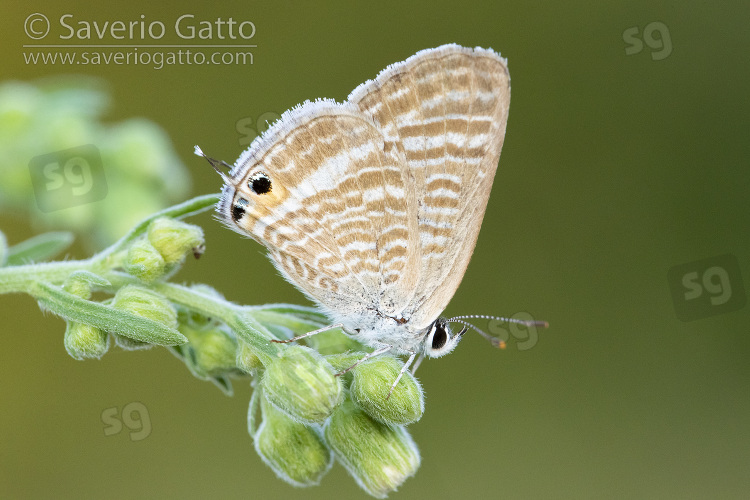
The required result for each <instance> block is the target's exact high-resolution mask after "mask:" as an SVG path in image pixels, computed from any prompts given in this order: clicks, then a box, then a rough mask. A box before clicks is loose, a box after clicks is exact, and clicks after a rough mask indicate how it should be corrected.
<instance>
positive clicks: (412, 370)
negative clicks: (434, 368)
mask: <svg viewBox="0 0 750 500" xmlns="http://www.w3.org/2000/svg"><path fill="white" fill-rule="evenodd" d="M422 361H424V354H420V355H419V357H418V358H417V361H415V362H414V366H412V367H411V374H412V375H414V374H415V373H417V368H419V365H421V364H422Z"/></svg>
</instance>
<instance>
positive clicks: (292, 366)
mask: <svg viewBox="0 0 750 500" xmlns="http://www.w3.org/2000/svg"><path fill="white" fill-rule="evenodd" d="M263 388H264V394H265V395H266V397H267V398H268V400H269V401H270V402H271V403H273V404H274V405H276V407H277V408H279V409H280V410H282V411H284V412H286V413H287V414H288V415H289V416H290V417H292V418H294V419H295V420H298V421H300V422H303V423H322V422H324V421H325V419H326V418H328V416H329V415H330V414H331V412H332V411H333V409H334V408H335V407H336V405H338V404H339V402H340V401H341V395H342V394H341V381H340V380H339V378H338V377H336V375H335V373H334V371H333V367H331V365H330V364H329V363H328V362H327V361H326V360H325V359H323V356H321V355H320V354H318V353H317V352H315V351H314V350H312V349H310V348H308V347H303V346H300V345H292V346H289V347H285V348H283V349H282V350H281V353H280V354H279V357H278V358H277V359H274V360H273V361H272V362H271V363H269V364H268V366H266V371H265V373H264V375H263Z"/></svg>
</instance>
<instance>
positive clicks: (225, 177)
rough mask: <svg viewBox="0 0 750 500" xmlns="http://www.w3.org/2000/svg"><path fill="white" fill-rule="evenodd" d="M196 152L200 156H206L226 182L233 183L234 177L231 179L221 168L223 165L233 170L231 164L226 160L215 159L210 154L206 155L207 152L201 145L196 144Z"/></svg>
mask: <svg viewBox="0 0 750 500" xmlns="http://www.w3.org/2000/svg"><path fill="white" fill-rule="evenodd" d="M195 154H196V155H198V156H202V157H203V158H205V159H206V161H208V163H210V164H211V166H212V167H213V168H214V170H216V173H217V174H219V175H220V176H221V178H222V179H223V180H224V183H225V184H232V179H230V178H229V177H228V176H227V175H226V174H225V173H224V172H222V171H221V170H219V167H220V166H222V167H224V168H227V169H229V170H232V166H231V165H230V164H228V163H227V162H225V161H223V160H221V161H219V160H215V159H213V158H209V157H208V156H206V154H205V153H204V152H203V150H202V149H201V148H200V146H195Z"/></svg>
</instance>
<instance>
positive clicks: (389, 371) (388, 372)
mask: <svg viewBox="0 0 750 500" xmlns="http://www.w3.org/2000/svg"><path fill="white" fill-rule="evenodd" d="M402 367H403V363H401V362H400V361H399V360H397V359H396V358H394V357H392V356H378V357H376V358H374V359H371V360H369V361H365V362H364V363H362V364H360V365H358V366H357V367H356V368H354V369H353V370H352V372H353V373H354V378H353V380H352V384H351V387H350V391H351V397H352V400H353V401H354V402H355V403H356V404H357V406H359V407H360V408H362V409H363V410H364V411H365V412H367V414H368V415H370V416H371V417H372V418H374V419H375V420H377V421H378V422H382V423H384V424H402V425H405V424H410V423H413V422H416V421H417V420H419V419H420V418H422V414H423V413H424V396H423V393H422V387H421V386H420V384H419V382H418V381H417V379H415V378H414V376H413V375H412V374H411V373H410V372H409V371H407V372H405V373H404V375H403V377H401V380H399V382H398V385H396V387H395V388H394V389H393V392H390V391H391V387H393V382H395V380H396V377H398V374H399V372H400V371H401V368H402ZM389 393H390V397H389Z"/></svg>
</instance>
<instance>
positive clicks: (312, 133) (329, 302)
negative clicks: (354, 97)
mask: <svg viewBox="0 0 750 500" xmlns="http://www.w3.org/2000/svg"><path fill="white" fill-rule="evenodd" d="M399 161H400V159H399V158H398V157H397V156H396V155H394V154H393V153H392V152H391V153H388V152H386V151H385V149H384V140H383V136H382V134H381V132H380V131H379V130H378V128H377V127H376V126H375V124H374V123H373V122H372V119H371V118H369V117H368V116H366V115H364V114H363V113H361V112H360V111H359V110H357V109H355V108H353V107H351V106H350V105H347V104H337V103H335V102H333V101H316V102H307V103H304V104H302V105H300V106H298V107H296V108H294V109H292V110H290V111H287V112H286V113H284V115H283V116H282V117H281V119H280V120H279V121H278V122H277V123H276V124H274V125H273V126H272V127H271V128H270V129H269V130H268V131H267V132H266V133H265V134H264V135H263V136H262V137H261V138H260V139H258V140H256V141H255V142H253V144H252V145H251V146H250V148H249V149H248V150H247V151H246V152H245V153H244V154H243V155H242V156H241V157H240V159H239V160H238V161H237V163H236V165H235V167H234V168H233V169H232V171H231V172H230V177H231V179H229V182H228V183H227V185H226V186H225V188H224V192H223V194H222V201H221V202H220V204H219V206H218V208H217V210H218V211H219V213H220V214H222V216H223V219H224V220H225V221H226V222H227V224H228V225H229V226H230V227H231V228H232V229H235V230H238V232H240V233H243V234H247V235H249V236H251V237H252V238H253V239H255V240H257V241H259V242H260V243H262V244H263V245H265V246H266V247H267V248H268V250H269V255H270V257H271V259H272V261H273V262H274V264H275V265H276V267H277V268H278V269H279V270H280V271H281V272H282V274H284V275H285V277H287V279H288V280H289V281H290V282H292V283H293V284H294V285H296V286H297V287H299V288H300V289H301V290H302V291H303V292H305V293H306V294H307V295H308V296H309V297H310V298H311V299H313V300H314V301H316V302H318V303H320V304H322V305H323V306H325V307H326V308H327V309H328V310H329V312H332V313H339V314H338V316H340V315H341V314H342V313H344V312H345V313H347V314H349V315H357V314H363V315H367V314H370V315H372V314H374V311H377V310H378V304H379V290H380V289H381V282H382V281H384V280H389V279H393V278H394V275H393V273H394V272H395V271H394V270H391V271H390V273H389V271H388V270H386V269H384V268H383V266H382V263H383V262H388V260H387V259H384V249H392V248H395V247H394V245H393V244H392V242H393V241H397V240H399V239H400V238H402V237H403V235H404V234H406V233H407V231H408V229H407V227H406V226H405V225H403V224H397V223H394V217H397V216H398V214H402V217H403V218H404V219H405V218H406V215H405V214H406V209H407V207H406V204H405V196H404V194H403V192H402V191H399V189H401V186H402V184H403V180H402V179H401V178H400V175H401V174H402V172H403V171H404V169H403V168H402V166H401V165H398V162H399ZM258 181H262V182H260V184H258V185H257V186H255V184H254V182H258ZM254 186H255V187H260V188H261V189H257V190H255V189H254ZM394 214H395V215H394ZM415 220H416V219H415ZM397 250H398V249H397ZM397 250H395V251H394V252H395V253H398V251H397ZM368 311H369V312H368ZM333 316H337V315H336V314H333Z"/></svg>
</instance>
